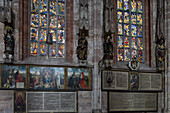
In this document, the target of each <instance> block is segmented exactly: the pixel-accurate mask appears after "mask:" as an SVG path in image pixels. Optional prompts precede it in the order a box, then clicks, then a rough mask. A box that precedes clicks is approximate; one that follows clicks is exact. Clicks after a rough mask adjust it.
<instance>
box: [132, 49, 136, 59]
mask: <svg viewBox="0 0 170 113" xmlns="http://www.w3.org/2000/svg"><path fill="white" fill-rule="evenodd" d="M134 57H137V51H136V50H132V58H134Z"/></svg>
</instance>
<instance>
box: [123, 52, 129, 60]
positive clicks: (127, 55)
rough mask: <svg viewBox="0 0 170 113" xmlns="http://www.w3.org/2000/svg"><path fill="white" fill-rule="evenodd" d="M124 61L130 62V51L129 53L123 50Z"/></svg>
mask: <svg viewBox="0 0 170 113" xmlns="http://www.w3.org/2000/svg"><path fill="white" fill-rule="evenodd" d="M124 60H125V61H129V60H130V51H129V49H125V51H124Z"/></svg>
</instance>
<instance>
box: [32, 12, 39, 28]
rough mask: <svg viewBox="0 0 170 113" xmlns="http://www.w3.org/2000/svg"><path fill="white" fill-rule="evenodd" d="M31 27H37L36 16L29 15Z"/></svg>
mask: <svg viewBox="0 0 170 113" xmlns="http://www.w3.org/2000/svg"><path fill="white" fill-rule="evenodd" d="M31 26H32V27H38V14H33V13H32V14H31Z"/></svg>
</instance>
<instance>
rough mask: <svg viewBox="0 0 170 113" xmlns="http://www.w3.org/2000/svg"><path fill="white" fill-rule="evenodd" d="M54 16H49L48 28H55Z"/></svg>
mask: <svg viewBox="0 0 170 113" xmlns="http://www.w3.org/2000/svg"><path fill="white" fill-rule="evenodd" d="M56 22H57V21H56V16H50V28H56V27H57V26H56Z"/></svg>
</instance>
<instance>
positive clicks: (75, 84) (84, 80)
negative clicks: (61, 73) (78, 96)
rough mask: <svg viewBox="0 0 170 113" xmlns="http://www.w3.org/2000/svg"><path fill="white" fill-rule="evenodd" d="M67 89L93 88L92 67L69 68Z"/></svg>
mask: <svg viewBox="0 0 170 113" xmlns="http://www.w3.org/2000/svg"><path fill="white" fill-rule="evenodd" d="M66 78H67V89H71V90H91V87H92V81H91V80H92V79H91V68H67V77H66Z"/></svg>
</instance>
